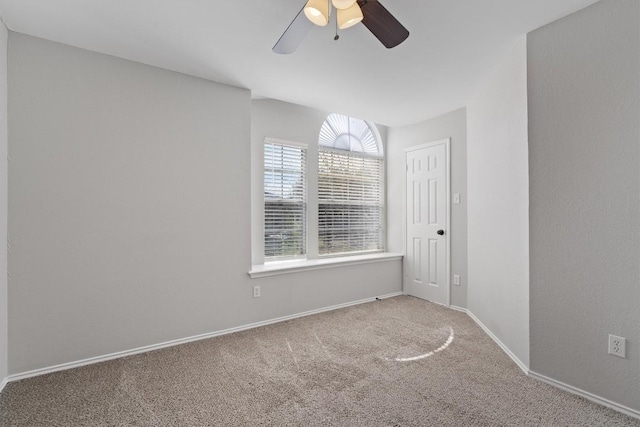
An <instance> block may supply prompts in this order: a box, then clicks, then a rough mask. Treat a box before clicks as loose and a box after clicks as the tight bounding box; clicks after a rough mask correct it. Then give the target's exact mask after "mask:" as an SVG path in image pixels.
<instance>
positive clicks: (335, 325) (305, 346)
mask: <svg viewBox="0 0 640 427" xmlns="http://www.w3.org/2000/svg"><path fill="white" fill-rule="evenodd" d="M0 425H1V426H12V427H14V426H15V427H19V426H225V427H226V426H640V421H639V420H636V419H633V418H630V417H627V416H625V415H623V414H620V413H618V412H616V411H613V410H610V409H608V408H605V407H603V406H600V405H597V404H594V403H592V402H589V401H587V400H585V399H583V398H580V397H577V396H574V395H571V394H569V393H566V392H564V391H561V390H559V389H556V388H554V387H551V386H549V385H546V384H544V383H541V382H539V381H536V380H534V379H532V378H529V377H527V376H526V375H524V374H523V373H522V371H520V370H519V369H518V367H517V366H516V365H514V363H513V362H512V361H511V360H510V359H509V358H508V357H507V356H506V355H505V354H504V353H503V352H502V350H500V348H499V347H498V346H497V345H496V344H495V343H494V342H493V341H492V340H491V339H490V338H489V337H488V336H487V335H486V334H485V333H484V332H483V331H482V330H481V329H480V328H479V327H478V326H477V325H476V324H475V323H474V322H473V321H472V320H471V319H470V318H469V317H468V316H467V315H466V314H463V313H459V312H456V311H453V310H450V309H447V308H444V307H441V306H438V305H435V304H431V303H428V302H426V301H422V300H419V299H417V298H412V297H406V296H402V297H396V298H390V299H387V300H383V301H375V302H371V303H367V304H362V305H358V306H353V307H348V308H344V309H340V310H335V311H331V312H326V313H321V314H317V315H313V316H308V317H304V318H299V319H295V320H291V321H287V322H282V323H277V324H273V325H269V326H264V327H261V328H256V329H252V330H248V331H244V332H238V333H234V334H230V335H225V336H220V337H216V338H211V339H207V340H203V341H199V342H194V343H190V344H184V345H180V346H176V347H172V348H167V349H163V350H158V351H153V352H149V353H145V354H139V355H135V356H130V357H126V358H122V359H117V360H112V361H108V362H104V363H99V364H95V365H90V366H85V367H81V368H76V369H72V370H68V371H63V372H56V373H52V374H48V375H44V376H40V377H35V378H31V379H27V380H22V381H19V382H15V383H10V384H9V385H7V387H6V388H5V390H4V391H3V393H2V395H1V396H0Z"/></svg>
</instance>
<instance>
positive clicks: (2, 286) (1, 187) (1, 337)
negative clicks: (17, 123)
mask: <svg viewBox="0 0 640 427" xmlns="http://www.w3.org/2000/svg"><path fill="white" fill-rule="evenodd" d="M7 41H8V33H7V29H6V27H5V26H4V24H3V23H2V21H0V242H6V241H7V138H8V135H7ZM7 356H8V351H7V245H6V244H4V243H0V383H2V381H3V380H4V378H5V377H6V376H7V372H8V366H7Z"/></svg>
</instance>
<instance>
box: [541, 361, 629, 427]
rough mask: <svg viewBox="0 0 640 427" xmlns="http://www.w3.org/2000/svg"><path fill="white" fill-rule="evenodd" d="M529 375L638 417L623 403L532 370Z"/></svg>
mask: <svg viewBox="0 0 640 427" xmlns="http://www.w3.org/2000/svg"><path fill="white" fill-rule="evenodd" d="M529 376H531V378H535V379H537V380H539V381H542V382H543V383H547V384H549V385H552V386H555V387H558V388H560V389H562V390H564V391H568V392H569V393H573V394H577V395H578V396H582V397H584V398H585V399H587V400H591V401H592V402H595V403H599V404H600V405H603V406H606V407H607V408H611V409H614V410H616V411H618V412H622V413H623V414H626V415H629V416H630V417H634V418H638V419H640V411H636V410H635V409H632V408H628V407H626V406H624V405H620V404H618V403H615V402H612V401H610V400H607V399H605V398H602V397H600V396H597V395H595V394H593V393H589V392H588V391H584V390H582V389H579V388H577V387H574V386H571V385H569V384H565V383H563V382H561V381H558V380H554V379H553V378H549V377H546V376H544V375H542V374H539V373H537V372H534V371H529Z"/></svg>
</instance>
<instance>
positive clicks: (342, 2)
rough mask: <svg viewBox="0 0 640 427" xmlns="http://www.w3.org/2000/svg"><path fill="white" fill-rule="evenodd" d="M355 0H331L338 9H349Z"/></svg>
mask: <svg viewBox="0 0 640 427" xmlns="http://www.w3.org/2000/svg"><path fill="white" fill-rule="evenodd" d="M355 2H356V0H331V3H333V7H335V8H336V9H349V8H350V7H351V6H353V5H354V4H355Z"/></svg>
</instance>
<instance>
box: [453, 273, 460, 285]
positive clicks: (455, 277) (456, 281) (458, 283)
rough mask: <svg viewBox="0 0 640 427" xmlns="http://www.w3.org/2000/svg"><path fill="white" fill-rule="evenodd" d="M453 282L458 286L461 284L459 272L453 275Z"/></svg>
mask: <svg viewBox="0 0 640 427" xmlns="http://www.w3.org/2000/svg"><path fill="white" fill-rule="evenodd" d="M453 284H454V285H456V286H460V276H458V275H457V274H454V275H453Z"/></svg>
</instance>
